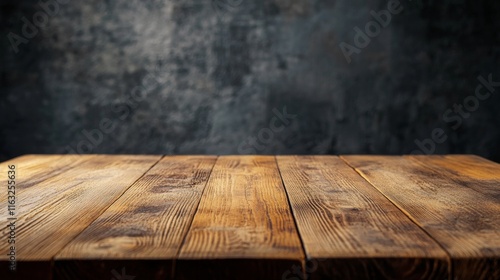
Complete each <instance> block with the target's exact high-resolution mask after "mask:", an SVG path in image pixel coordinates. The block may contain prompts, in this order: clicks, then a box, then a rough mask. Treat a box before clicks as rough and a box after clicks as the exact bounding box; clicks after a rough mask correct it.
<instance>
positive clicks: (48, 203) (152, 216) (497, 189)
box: [0, 155, 500, 280]
mask: <svg viewBox="0 0 500 280" xmlns="http://www.w3.org/2000/svg"><path fill="white" fill-rule="evenodd" d="M160 159H161V160H160ZM9 164H16V167H17V168H16V185H17V189H16V196H17V201H16V207H17V221H16V247H17V248H16V249H17V260H18V264H17V265H18V271H17V272H16V274H12V273H9V272H8V271H7V270H8V264H7V260H8V256H7V252H8V249H9V248H8V246H6V245H7V244H6V243H5V246H0V266H1V268H0V279H47V280H49V279H115V280H119V279H132V277H134V279H171V278H174V279H179V280H183V279H238V280H239V279H286V280H292V279H293V280H297V279H306V277H308V278H307V279H441V280H442V279H445V278H449V279H500V165H499V164H496V163H493V162H490V161H488V160H485V159H483V158H480V157H477V156H469V155H447V156H342V157H340V158H339V157H335V156H278V157H273V156H222V157H219V158H217V157H216V156H168V157H163V158H162V156H159V155H158V156H143V155H116V156H111V155H27V156H22V157H19V158H15V159H12V160H9V161H7V162H3V163H1V164H0V184H3V185H6V184H7V180H6V179H7V178H6V177H7V168H8V165H9ZM353 168H354V169H355V170H354V169H353ZM280 172H281V173H280ZM6 193H7V192H6V191H5V194H4V197H5V196H6ZM0 209H4V210H1V211H0V220H3V221H7V217H8V216H7V214H8V213H7V211H6V209H7V201H6V200H5V199H2V200H0ZM5 225H7V223H6V224H5ZM8 234H9V230H8V228H7V227H5V226H2V231H1V238H2V239H3V240H6V239H7V235H8ZM303 248H304V250H303ZM122 273H125V274H122ZM306 273H307V274H308V275H306ZM122 276H129V277H125V278H123V277H122Z"/></svg>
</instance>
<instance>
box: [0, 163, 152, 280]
mask: <svg viewBox="0 0 500 280" xmlns="http://www.w3.org/2000/svg"><path fill="white" fill-rule="evenodd" d="M159 159H160V156H105V155H98V156H91V158H90V159H89V160H86V161H83V162H82V163H81V164H79V165H78V168H71V169H68V170H66V171H65V172H63V173H58V174H57V175H55V176H53V177H51V178H48V179H46V180H43V181H42V182H39V183H37V184H36V185H34V186H32V187H31V188H33V190H36V193H35V192H32V191H31V190H29V189H27V190H26V191H25V192H24V194H23V193H19V195H18V205H17V208H18V215H17V222H16V223H17V229H16V248H17V260H18V262H19V263H18V266H19V270H20V271H23V272H27V271H29V270H30V267H31V266H30V264H31V265H33V266H35V265H39V263H40V262H47V261H49V262H50V261H51V260H52V259H53V257H54V256H55V254H56V253H57V252H58V251H59V250H61V249H62V248H63V246H64V245H66V244H67V243H68V242H69V241H71V240H72V239H73V238H74V237H75V236H76V235H77V234H79V233H80V232H81V231H82V230H83V229H84V228H85V227H87V226H88V225H89V224H90V223H91V222H92V221H93V220H94V219H96V218H97V217H98V216H99V215H100V214H101V213H102V212H103V211H104V210H105V209H106V208H107V207H108V206H109V205H110V204H111V203H112V202H113V201H114V200H116V199H117V198H118V197H119V196H120V195H121V194H122V193H123V192H124V191H125V190H126V189H127V188H128V187H129V186H130V185H131V184H132V183H133V182H134V181H135V180H137V179H138V178H139V177H141V176H142V175H143V174H144V173H145V172H146V171H147V170H148V169H149V168H150V167H151V166H152V165H154V164H155V163H156V162H157V161H158V160H159ZM20 172H21V173H22V172H23V171H22V170H20ZM30 180H38V179H37V178H36V177H33V178H30ZM30 180H28V181H26V182H24V183H26V184H28V185H29V184H30ZM19 184H23V182H19ZM28 190H29V191H28ZM28 192H29V193H30V195H27V193H28ZM6 215H7V213H6V211H2V212H0V220H6V218H7V216H6ZM7 234H8V233H7V231H6V230H3V231H2V239H6V236H7ZM7 250H8V248H7V246H1V247H0V255H1V256H0V260H1V261H0V263H1V264H2V265H3V264H4V262H6V260H7V258H6V254H7ZM2 267H4V268H7V266H6V265H3V266H2ZM9 276H12V275H11V274H9ZM44 276H46V275H44ZM16 279H19V277H16Z"/></svg>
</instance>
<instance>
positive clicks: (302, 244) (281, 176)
mask: <svg viewBox="0 0 500 280" xmlns="http://www.w3.org/2000/svg"><path fill="white" fill-rule="evenodd" d="M274 162H275V163H276V169H277V170H278V174H279V175H280V180H281V185H282V186H283V190H284V191H285V195H286V200H287V202H288V208H289V209H290V212H291V213H292V218H293V223H294V225H295V229H296V230H297V235H298V236H299V240H300V245H301V247H302V252H303V253H304V259H302V260H301V265H302V271H303V275H302V276H303V277H305V278H303V279H307V273H306V261H307V253H306V247H305V245H304V241H303V240H302V236H301V235H300V230H299V225H298V224H297V218H296V216H295V210H294V209H293V207H292V203H291V202H290V196H289V194H288V190H287V189H286V186H285V181H284V180H283V175H282V174H281V169H280V166H279V164H278V159H277V157H276V156H274Z"/></svg>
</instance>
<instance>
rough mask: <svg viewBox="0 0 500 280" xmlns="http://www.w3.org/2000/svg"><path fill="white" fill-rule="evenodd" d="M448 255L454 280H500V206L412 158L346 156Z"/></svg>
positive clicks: (496, 200)
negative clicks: (450, 259) (451, 263)
mask: <svg viewBox="0 0 500 280" xmlns="http://www.w3.org/2000/svg"><path fill="white" fill-rule="evenodd" d="M343 158H344V159H345V160H346V161H347V162H348V163H349V164H350V165H351V166H353V167H355V168H356V170H358V172H359V173H361V174H362V175H363V176H364V177H365V178H366V179H367V180H368V181H369V182H371V183H372V185H373V186H375V187H376V188H377V189H378V190H380V192H382V193H383V194H384V195H385V196H386V197H388V198H389V199H390V200H391V201H392V202H393V203H394V204H396V205H397V206H398V207H399V208H400V209H402V210H403V211H404V212H405V213H407V214H408V215H409V216H410V217H411V218H412V219H413V220H414V221H415V222H416V223H417V224H419V225H420V226H421V227H422V228H423V229H425V230H426V231H427V232H428V233H429V234H430V235H432V237H433V238H434V239H436V240H437V241H438V242H439V243H440V244H441V245H442V246H443V247H444V248H445V249H446V251H447V252H448V253H449V255H450V256H451V258H452V262H453V266H452V267H453V271H452V276H453V277H454V279H499V278H500V262H499V259H500V203H499V201H498V198H495V197H492V196H489V195H485V194H482V193H480V192H477V191H475V190H473V189H471V188H468V187H465V186H462V185H460V184H459V183H457V182H454V181H453V180H450V178H449V173H446V172H445V173H442V172H438V171H435V170H432V169H430V168H428V165H427V164H426V163H421V162H417V161H415V160H412V159H411V158H408V157H396V156H394V157H389V156H385V157H384V156H344V157H343Z"/></svg>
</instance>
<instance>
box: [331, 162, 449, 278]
mask: <svg viewBox="0 0 500 280" xmlns="http://www.w3.org/2000/svg"><path fill="white" fill-rule="evenodd" d="M339 158H340V159H341V160H343V161H344V162H345V163H346V164H347V165H348V166H349V167H351V168H352V169H353V170H354V171H356V173H358V174H359V175H360V176H361V178H363V179H364V180H365V181H366V182H368V184H370V185H371V186H372V187H373V188H374V189H375V190H377V191H378V192H379V193H380V194H382V195H383V196H384V197H385V198H386V199H387V200H388V201H389V202H390V203H392V204H393V205H394V206H395V207H396V208H397V209H399V211H401V212H402V213H403V214H404V215H405V216H407V217H408V218H409V219H410V221H412V222H413V223H414V224H415V225H416V226H418V227H419V228H420V229H421V230H422V231H423V232H424V233H425V234H426V235H427V236H429V238H431V239H432V240H433V241H434V242H435V243H436V244H437V245H438V246H439V247H440V248H441V249H442V250H443V251H444V252H445V254H446V256H447V261H448V279H449V280H452V279H454V278H453V276H454V275H453V267H452V266H453V262H452V258H451V255H450V253H449V252H448V250H446V248H445V247H444V246H443V245H442V244H441V243H440V242H439V241H438V240H437V239H436V238H434V236H432V235H431V234H430V233H429V232H428V231H427V230H426V229H425V228H423V227H422V226H421V225H420V224H419V223H418V221H417V220H416V219H415V218H414V217H413V216H412V215H410V213H407V212H406V211H405V210H404V209H403V208H402V207H399V206H398V205H397V203H395V202H394V201H393V200H392V199H390V198H389V197H388V196H386V195H385V193H384V192H383V191H381V190H380V189H379V188H377V186H375V185H374V184H373V183H372V182H371V181H370V180H369V179H368V178H367V177H366V176H364V175H363V173H362V172H361V171H360V170H358V169H357V168H356V167H354V166H352V165H351V164H350V163H349V161H348V160H347V159H345V158H344V156H342V155H341V156H339Z"/></svg>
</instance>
